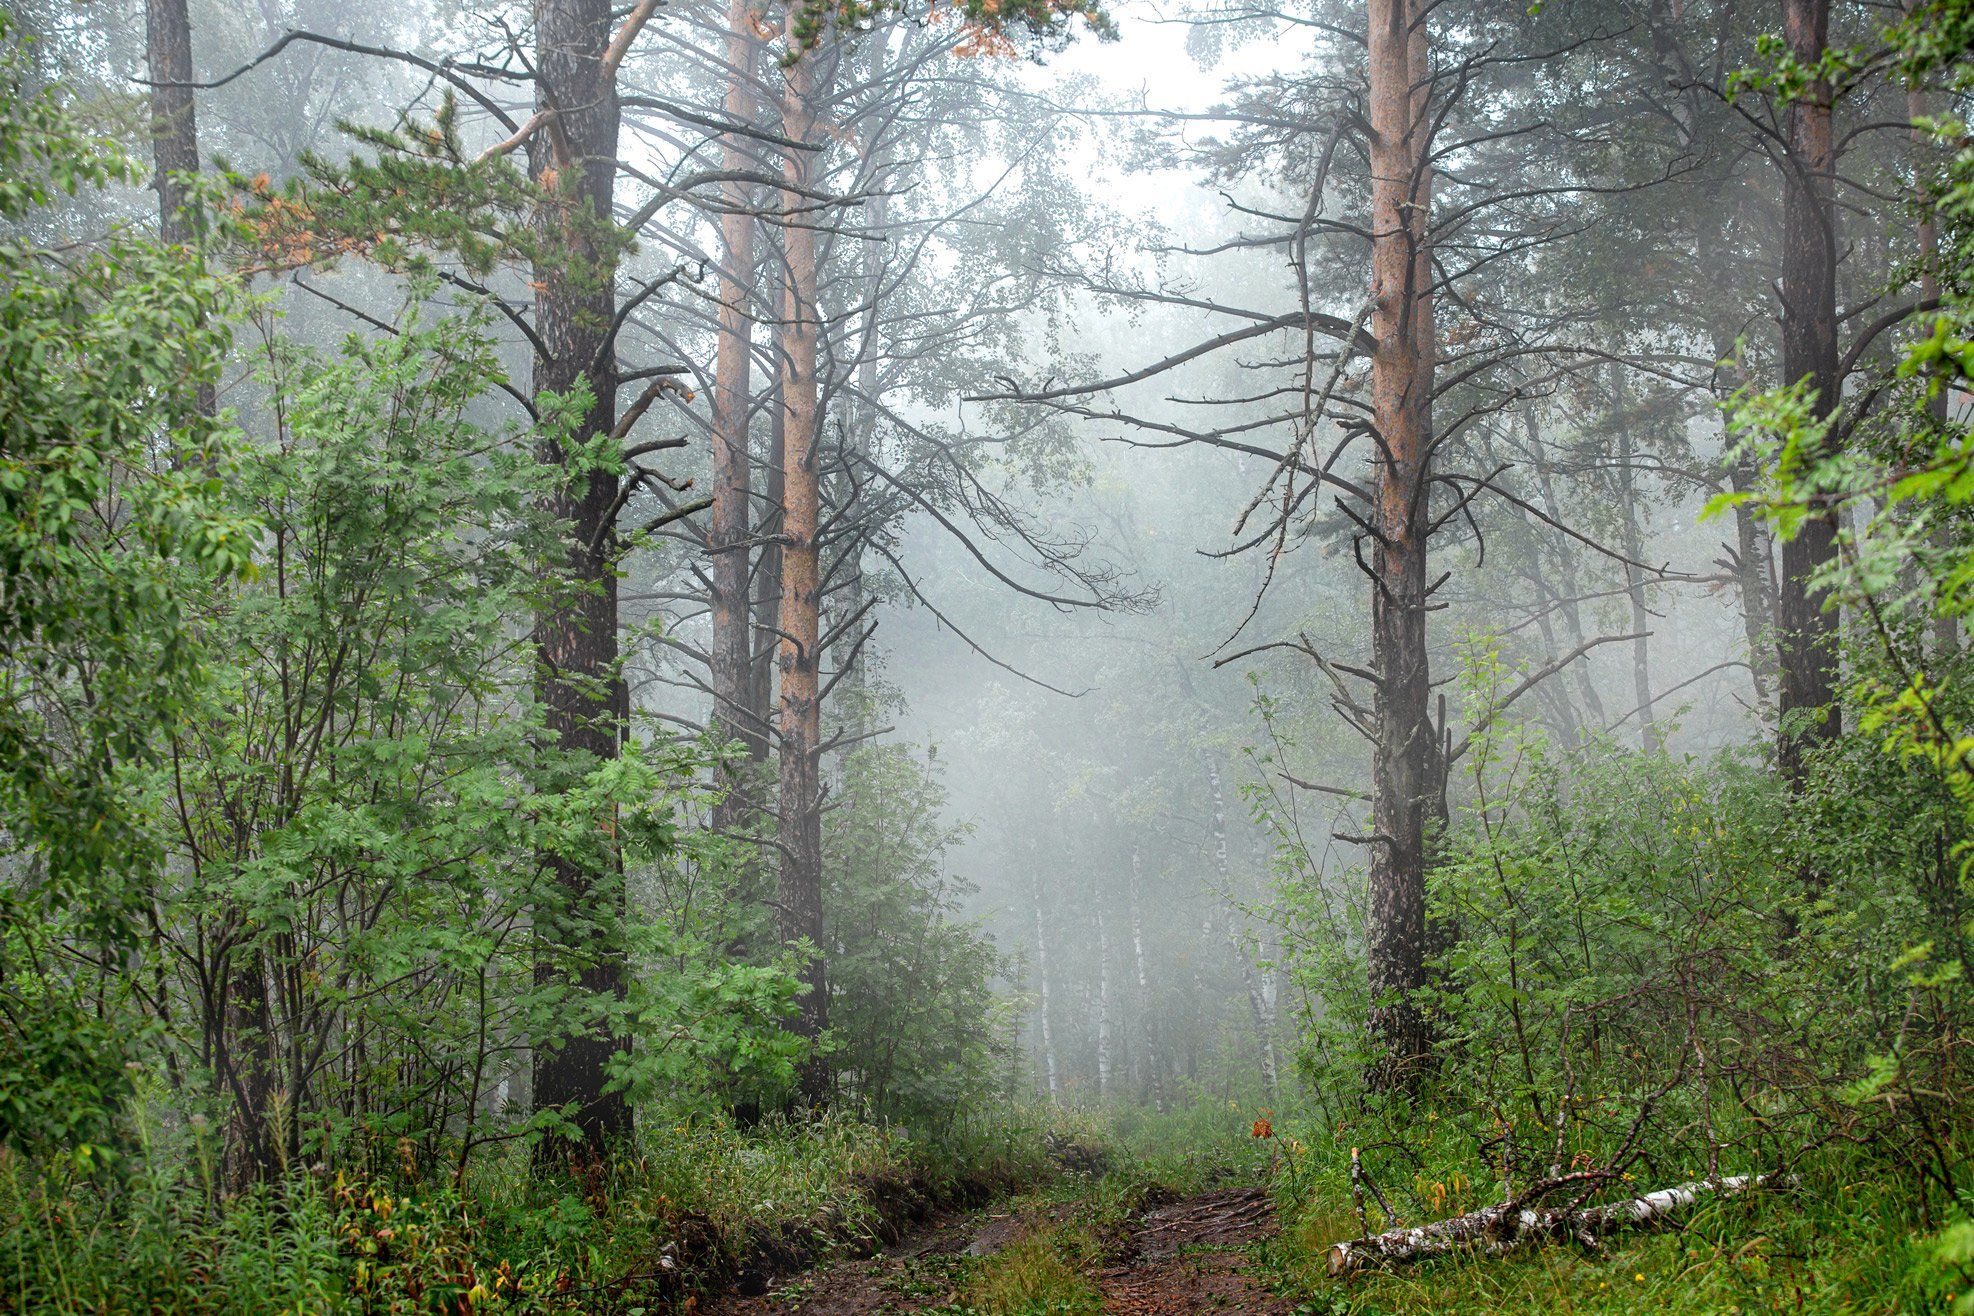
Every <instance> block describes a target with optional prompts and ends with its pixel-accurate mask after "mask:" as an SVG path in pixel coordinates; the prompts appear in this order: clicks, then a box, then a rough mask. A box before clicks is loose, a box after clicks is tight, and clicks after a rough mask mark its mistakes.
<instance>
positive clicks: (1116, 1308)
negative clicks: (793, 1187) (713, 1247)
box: [699, 1188, 1295, 1316]
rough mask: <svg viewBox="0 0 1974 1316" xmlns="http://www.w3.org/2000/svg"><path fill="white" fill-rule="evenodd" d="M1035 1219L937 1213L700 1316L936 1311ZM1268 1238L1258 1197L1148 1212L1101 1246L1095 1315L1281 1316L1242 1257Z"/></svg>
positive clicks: (1237, 1194) (1266, 1214) (714, 1304)
mask: <svg viewBox="0 0 1974 1316" xmlns="http://www.w3.org/2000/svg"><path fill="white" fill-rule="evenodd" d="M1066 1210H1067V1208H1064V1211H1065V1213H1066ZM1038 1218H1039V1217H1037V1216H1035V1215H1034V1214H1032V1213H1031V1214H1029V1215H1027V1216H1017V1215H1015V1214H1013V1213H1011V1212H1009V1211H1007V1210H1005V1209H1001V1210H996V1209H994V1208H989V1209H987V1210H982V1211H953V1212H944V1213H939V1214H935V1215H934V1216H932V1217H931V1218H930V1219H928V1220H927V1221H926V1222H925V1223H924V1224H922V1225H921V1226H919V1227H918V1228H916V1229H914V1230H912V1231H910V1232H909V1233H907V1234H906V1235H905V1236H904V1237H902V1238H901V1239H900V1240H899V1241H898V1242H897V1243H895V1244H893V1245H892V1246H890V1247H887V1248H885V1249H884V1250H883V1251H881V1252H878V1253H876V1254H874V1255H871V1256H865V1257H839V1258H836V1259H833V1260H830V1261H827V1262H825V1263H823V1264H821V1265H819V1266H816V1267H814V1268H812V1269H810V1270H806V1271H803V1272H801V1273H799V1274H795V1275H791V1276H788V1277H786V1278H783V1279H780V1280H777V1281H775V1282H774V1283H773V1284H772V1285H771V1286H770V1287H769V1288H768V1291H767V1292H765V1293H760V1294H754V1295H741V1294H730V1295H726V1296H722V1297H719V1298H715V1299H713V1300H711V1301H709V1302H707V1303H705V1304H703V1305H701V1306H700V1308H699V1311H700V1313H702V1316H768V1314H769V1313H776V1314H777V1316H859V1314H861V1313H882V1314H885V1316H889V1314H891V1313H906V1312H917V1311H923V1310H926V1309H928V1308H933V1307H938V1306H940V1305H942V1304H945V1303H948V1302H950V1301H951V1300H952V1298H953V1292H954V1289H955V1288H956V1287H957V1285H958V1284H959V1283H960V1281H961V1279H962V1278H963V1276H964V1274H965V1270H966V1267H967V1264H968V1259H969V1258H970V1257H979V1256H984V1255H987V1254H989V1253H992V1252H995V1251H998V1250H999V1249H1001V1248H1002V1247H1005V1246H1007V1245H1008V1244H1010V1243H1012V1242H1014V1241H1015V1240H1016V1239H1018V1238H1020V1237H1021V1236H1022V1235H1023V1233H1025V1232H1026V1231H1027V1230H1028V1229H1030V1228H1033V1227H1034V1226H1035V1224H1036V1222H1037V1220H1038ZM1274 1228H1275V1221H1274V1211H1273V1207H1272V1204H1271V1203H1270V1201H1269V1198H1268V1194H1267V1192H1266V1190H1264V1189H1260V1188H1232V1189H1223V1190H1221V1191H1217V1192H1210V1193H1203V1194H1200V1195H1198V1196H1195V1197H1185V1198H1168V1199H1165V1200H1162V1201H1154V1202H1152V1203H1148V1204H1147V1205H1146V1206H1145V1207H1144V1208H1142V1209H1141V1210H1140V1211H1139V1212H1138V1213H1137V1214H1136V1215H1135V1216H1133V1217H1131V1219H1130V1220H1128V1221H1127V1222H1126V1224H1125V1226H1124V1227H1123V1229H1122V1230H1120V1231H1119V1232H1118V1234H1117V1235H1116V1236H1115V1237H1114V1238H1113V1239H1111V1240H1110V1246H1109V1247H1108V1248H1107V1249H1106V1255H1105V1259H1104V1263H1103V1265H1102V1267H1101V1269H1100V1270H1098V1272H1097V1273H1096V1274H1095V1275H1094V1276H1093V1278H1094V1279H1095V1280H1096V1282H1097V1285H1098V1287H1099V1290H1100V1291H1101V1293H1102V1294H1103V1304H1104V1305H1103V1309H1104V1310H1105V1311H1106V1312H1116V1313H1121V1314H1123V1316H1184V1314H1185V1313H1192V1312H1239V1313H1243V1314H1244V1316H1289V1314H1290V1313H1292V1312H1293V1311H1294V1310H1295V1308H1294V1304H1292V1303H1290V1302H1288V1301H1286V1300H1284V1299H1282V1298H1279V1297H1276V1296H1275V1295H1273V1294H1271V1293H1270V1292H1269V1291H1268V1290H1267V1288H1266V1287H1265V1286H1264V1285H1263V1284H1262V1283H1261V1282H1260V1280H1259V1279H1257V1278H1256V1277H1255V1276H1254V1274H1253V1273H1252V1270H1251V1266H1250V1256H1249V1254H1250V1250H1251V1248H1252V1246H1253V1245H1254V1244H1255V1243H1258V1242H1260V1241H1261V1240H1263V1239H1265V1238H1267V1237H1268V1236H1269V1235H1270V1234H1272V1233H1273V1232H1274Z"/></svg>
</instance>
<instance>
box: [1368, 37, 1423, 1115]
mask: <svg viewBox="0 0 1974 1316" xmlns="http://www.w3.org/2000/svg"><path fill="white" fill-rule="evenodd" d="M1368 8H1369V18H1370V25H1369V36H1370V46H1369V50H1370V123H1371V176H1372V183H1371V229H1372V252H1371V276H1372V296H1373V298H1374V299H1375V306H1374V309H1373V311H1372V313H1371V332H1372V335H1373V337H1374V338H1375V339H1376V340H1377V345H1376V348H1375V350H1374V352H1373V354H1372V358H1371V405H1372V411H1373V421H1372V423H1373V425H1374V427H1375V430H1376V439H1377V452H1376V455H1375V457H1374V459H1373V460H1374V465H1375V470H1374V472H1373V476H1374V488H1373V497H1374V504H1373V507H1372V521H1371V525H1372V528H1373V530H1374V532H1375V534H1374V536H1373V538H1372V543H1371V544H1370V546H1369V553H1370V557H1371V577H1372V593H1371V647H1372V670H1373V672H1374V673H1375V675H1376V678H1377V706H1376V713H1377V717H1376V727H1375V730H1376V741H1375V745H1374V748H1373V756H1372V766H1371V775H1372V797H1373V799H1372V814H1373V819H1374V822H1375V825H1376V832H1375V839H1374V840H1373V841H1372V843H1371V846H1370V928H1369V933H1368V943H1369V944H1368V968H1369V979H1370V989H1371V995H1372V1002H1371V1012H1370V1021H1369V1026H1370V1033H1371V1038H1372V1043H1373V1045H1374V1047H1375V1048H1376V1049H1377V1051H1378V1052H1379V1059H1378V1061H1377V1062H1376V1064H1375V1065H1374V1067H1373V1072H1372V1074H1371V1079H1372V1082H1373V1084H1374V1085H1375V1086H1377V1087H1380V1088H1384V1089H1395V1088H1405V1087H1409V1086H1411V1085H1412V1084H1413V1083H1414V1082H1415V1081H1416V1079H1417V1077H1418V1076H1419V1074H1420V1072H1421V1071H1422V1070H1423V1068H1424V1067H1425V1065H1426V1063H1427V1060H1428V1057H1429V1054H1430V1050H1431V1038H1430V1028H1429V1027H1428V1024H1427V1021H1426V1019H1425V1017H1424V1015H1423V1014H1422V1013H1421V1011H1420V1009H1419V1007H1418V1005H1417V1003H1416V1001H1415V999H1414V998H1415V994H1416V993H1417V991H1418V989H1419V988H1420V987H1422V986H1423V985H1424V984H1425V959H1426V884H1425V870H1426V841H1427V837H1426V829H1427V818H1428V814H1429V811H1430V804H1429V801H1430V799H1431V797H1432V796H1433V795H1434V794H1435V792H1436V791H1437V782H1436V781H1435V770H1434V765H1435V764H1436V763H1437V761H1438V760H1439V757H1440V755H1439V753H1438V750H1439V744H1438V740H1439V733H1438V731H1437V730H1436V728H1435V727H1434V726H1433V723H1432V718H1431V712H1430V702H1429V701H1430V694H1431V682H1430V674H1429V668H1428V662H1427V653H1426V537H1427V527H1428V522H1429V516H1428V512H1427V498H1426V494H1427V480H1428V476H1429V474H1430V472H1429V469H1428V467H1429V464H1430V461H1431V450H1432V389H1433V365H1434V351H1435V348H1434V334H1433V297H1432V292H1431V287H1432V267H1431V253H1430V251H1429V249H1428V247H1427V237H1426V227H1427V225H1426V217H1427V210H1428V207H1429V204H1430V192H1431V188H1430V174H1431V171H1430V165H1429V163H1428V161H1427V159H1426V151H1427V143H1428V141H1429V136H1430V133H1429V119H1428V116H1427V109H1428V107H1427V103H1426V90H1425V88H1426V85H1427V79H1426V73H1427V68H1426V55H1427V42H1426V31H1425V24H1424V16H1423V15H1420V14H1418V13H1416V12H1415V8H1416V6H1415V0H1369V5H1368Z"/></svg>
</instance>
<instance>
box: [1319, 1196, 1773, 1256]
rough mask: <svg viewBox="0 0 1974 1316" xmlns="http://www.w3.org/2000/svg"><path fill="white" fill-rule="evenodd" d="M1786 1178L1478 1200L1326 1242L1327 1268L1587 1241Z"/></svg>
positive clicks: (1588, 1243)
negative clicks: (1593, 1199)
mask: <svg viewBox="0 0 1974 1316" xmlns="http://www.w3.org/2000/svg"><path fill="white" fill-rule="evenodd" d="M1788 1181H1789V1176H1786V1175H1774V1174H1735V1175H1728V1176H1726V1177H1725V1178H1720V1179H1700V1180H1696V1181H1694V1182H1693V1183H1683V1184H1680V1185H1678V1186H1677V1187H1673V1188H1661V1189H1660V1190H1659V1191H1658V1192H1656V1193H1647V1194H1645V1195H1644V1196H1643V1197H1633V1198H1629V1199H1627V1200H1626V1201H1622V1202H1611V1203H1608V1204H1606V1205H1604V1206H1591V1207H1583V1208H1580V1209H1577V1210H1567V1209H1562V1208H1555V1207H1535V1206H1527V1205H1523V1203H1525V1202H1527V1201H1528V1200H1529V1199H1530V1197H1531V1196H1541V1195H1543V1194H1542V1192H1541V1191H1540V1190H1539V1189H1538V1190H1537V1191H1536V1192H1534V1193H1532V1194H1525V1195H1524V1196H1523V1197H1522V1198H1520V1199H1518V1200H1517V1201H1512V1202H1503V1203H1501V1204H1500V1205H1497V1206H1484V1207H1482V1208H1481V1209H1480V1210H1478V1211H1469V1212H1468V1213H1467V1214H1465V1215H1456V1216H1453V1217H1452V1218H1450V1219H1446V1220H1435V1221H1434V1222H1433V1223H1431V1224H1429V1225H1419V1226H1416V1227H1414V1228H1412V1229H1393V1230H1388V1231H1386V1232H1385V1233H1382V1234H1372V1235H1369V1236H1368V1237H1365V1238H1353V1239H1350V1240H1349V1241H1347V1242H1343V1243H1338V1244H1336V1245H1335V1246H1333V1247H1331V1248H1330V1274H1331V1275H1332V1276H1333V1277H1334V1276H1342V1275H1349V1274H1354V1273H1355V1272H1357V1271H1360V1270H1370V1269H1373V1268H1375V1267H1380V1266H1393V1265H1399V1264H1401V1263H1404V1262H1408V1261H1423V1260H1425V1259H1426V1258H1428V1257H1436V1256H1444V1255H1446V1254H1447V1253H1451V1252H1460V1251H1468V1250H1478V1251H1482V1252H1486V1253H1487V1254H1489V1255H1490V1256H1498V1255H1500V1254H1501V1253H1503V1252H1506V1251H1508V1250H1509V1249H1511V1248H1515V1247H1519V1246H1521V1245H1522V1244H1523V1243H1528V1242H1538V1241H1542V1240H1551V1241H1557V1240H1562V1239H1572V1238H1573V1239H1576V1240H1578V1241H1579V1242H1582V1243H1584V1244H1585V1245H1586V1246H1594V1244H1595V1240H1596V1239H1597V1237H1598V1236H1599V1235H1601V1234H1610V1233H1615V1232H1617V1231H1618V1230H1620V1229H1629V1228H1631V1227H1633V1226H1636V1225H1649V1224H1656V1223H1658V1222H1659V1221H1662V1220H1664V1219H1666V1218H1668V1217H1669V1216H1672V1215H1674V1214H1676V1213H1678V1212H1680V1211H1683V1210H1684V1209H1686V1208H1687V1207H1689V1206H1691V1205H1693V1203H1695V1202H1697V1201H1699V1200H1700V1199H1701V1198H1702V1197H1705V1196H1709V1195H1718V1196H1723V1197H1731V1196H1734V1195H1736V1194H1738V1193H1745V1192H1750V1191H1752V1190H1754V1189H1757V1188H1781V1187H1784V1186H1786V1185H1787V1183H1788Z"/></svg>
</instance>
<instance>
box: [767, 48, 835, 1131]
mask: <svg viewBox="0 0 1974 1316" xmlns="http://www.w3.org/2000/svg"><path fill="white" fill-rule="evenodd" d="M818 58H820V56H819V55H818V54H817V53H816V52H810V53H808V54H805V55H803V56H802V57H801V58H800V59H798V60H797V61H796V62H795V63H794V65H793V66H791V67H790V68H789V70H788V74H787V87H786V91H785V93H784V97H783V112H782V130H783V132H784V134H785V135H787V136H788V137H790V138H792V139H794V140H795V141H798V142H806V141H808V140H810V138H811V136H812V135H813V133H814V132H815V127H816V122H815V96H816V72H815V63H816V60H817V59H818ZM813 155H814V153H813V152H809V151H794V150H791V151H789V152H788V153H787V154H786V156H785V158H784V163H783V177H784V178H785V179H786V180H787V183H788V193H787V197H788V205H789V207H790V209H795V208H796V200H795V198H798V197H801V196H804V195H806V194H808V193H809V192H810V191H811V190H812V189H813V184H814V179H813V177H812V173H813ZM814 224H815V219H814V217H813V216H812V215H795V216H793V217H792V218H790V219H789V220H788V221H787V222H785V223H784V225H783V227H782V253H783V257H784V260H785V263H786V266H787V269H786V280H787V281H786V283H785V284H784V285H783V288H782V325H781V335H780V343H781V353H780V358H781V359H780V370H781V409H782V461H781V472H782V521H781V536H780V538H781V545H782V552H781V620H780V631H781V647H780V650H779V655H778V658H777V663H776V665H777V667H778V668H779V669H780V677H781V704H780V719H779V727H778V729H779V733H780V738H781V743H780V751H781V762H780V767H781V780H780V788H781V789H780V803H779V819H780V838H781V892H780V897H781V900H780V903H781V933H782V939H783V941H785V942H794V941H799V940H801V939H803V938H807V939H808V941H809V942H810V943H811V944H812V945H814V946H815V948H816V954H815V955H814V957H813V958H811V959H810V961H809V962H808V966H807V967H806V968H805V969H804V971H803V986H802V993H801V996H800V998H799V1001H798V1006H797V1014H796V1021H795V1026H796V1031H797V1032H799V1033H800V1034H801V1035H802V1036H803V1037H806V1038H811V1039H814V1038H819V1037H820V1036H821V1035H822V1032H823V1030H824V1029H825V1028H827V1027H828V1026H829V981H828V971H827V965H826V963H825V961H824V957H823V953H822V951H823V906H822V814H821V803H822V801H821V798H820V797H821V781H820V774H821V756H822V701H821V698H820V694H821V692H820V688H819V682H818V673H819V668H820V660H821V653H820V649H821V644H822V634H821V631H822V628H821V622H820V615H819V609H820V605H821V572H820V566H819V562H818V557H817V551H816V532H817V529H818V526H819V520H820V502H821V499H820V492H819V487H818V486H819V474H820V472H819V468H818V458H819V447H820V445H819V442H818V441H819V439H820V438H821V417H820V415H819V414H818V411H819V407H820V402H819V400H818V397H817V388H816V368H817V363H818V360H819V358H820V352H821V336H822V314H821V308H820V307H819V305H818V304H817V300H816V294H817V274H816V230H815V228H814ZM801 1082H802V1093H803V1095H804V1096H805V1097H807V1098H808V1100H809V1101H810V1103H811V1104H812V1105H813V1104H817V1103H820V1102H821V1101H823V1100H824V1099H825V1098H826V1096H827V1095H828V1090H829V1082H830V1077H829V1067H828V1064H827V1062H826V1061H825V1060H824V1059H823V1058H822V1056H821V1054H820V1052H816V1053H813V1054H812V1055H811V1056H810V1058H809V1060H808V1061H807V1062H806V1063H805V1064H804V1066H803V1070H802V1080H801Z"/></svg>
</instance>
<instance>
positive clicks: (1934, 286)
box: [1905, 5, 1960, 680]
mask: <svg viewBox="0 0 1974 1316" xmlns="http://www.w3.org/2000/svg"><path fill="white" fill-rule="evenodd" d="M1911 11H1912V8H1911V5H1908V6H1907V13H1908V14H1910V13H1911ZM1929 100H1930V97H1928V96H1927V94H1926V92H1925V91H1924V90H1923V89H1922V88H1919V87H1913V88H1910V89H1909V90H1907V92H1906V100H1905V105H1906V118H1907V119H1909V120H1911V121H1912V122H1914V123H1917V122H1919V121H1920V120H1921V119H1924V118H1927V117H1929V116H1930V115H1931V114H1932V112H1933V111H1932V106H1931V105H1930V104H1929V103H1928V102H1929ZM1912 144H1913V168H1914V169H1915V171H1916V170H1918V169H1921V168H1923V167H1924V163H1923V162H1924V161H1925V159H1926V157H1927V155H1928V154H1929V152H1930V149H1931V147H1932V135H1931V134H1930V133H1927V132H1923V131H1921V130H1920V129H1917V128H1915V129H1913V131H1912ZM1918 201H1919V234H1918V236H1919V299H1920V300H1921V301H1924V302H1932V301H1938V300H1939V297H1940V230H1939V225H1938V222H1937V221H1936V220H1935V219H1934V215H1933V198H1932V197H1931V196H1930V195H1928V193H1927V191H1926V190H1925V188H1924V186H1923V184H1922V186H1921V190H1920V193H1919V197H1918ZM1926 414H1927V417H1928V418H1929V419H1930V420H1931V421H1932V424H1933V428H1934V430H1935V431H1938V430H1940V429H1942V428H1944V427H1945V425H1946V421H1947V390H1946V389H1944V388H1942V389H1941V390H1940V391H1939V392H1938V393H1937V394H1936V395H1935V396H1933V397H1931V398H1928V399H1927V400H1926ZM1933 542H1934V546H1935V547H1937V548H1938V549H1939V550H1940V551H1941V552H1942V553H1951V552H1952V551H1953V546H1954V534H1953V527H1952V526H1951V525H1947V524H1942V525H1940V526H1939V527H1937V528H1936V529H1935V530H1934V531H1933ZM1932 639H1933V645H1932V648H1933V655H1932V656H1933V658H1934V659H1935V661H1945V660H1947V659H1950V658H1952V657H1953V656H1954V655H1955V654H1957V653H1959V652H1960V619H1959V618H1958V617H1956V616H1954V615H1953V614H1952V613H1951V612H1946V611H1943V610H1941V609H1939V608H1935V609H1934V610H1933V636H1932ZM1934 679H1935V680H1937V679H1938V673H1935V675H1934Z"/></svg>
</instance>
